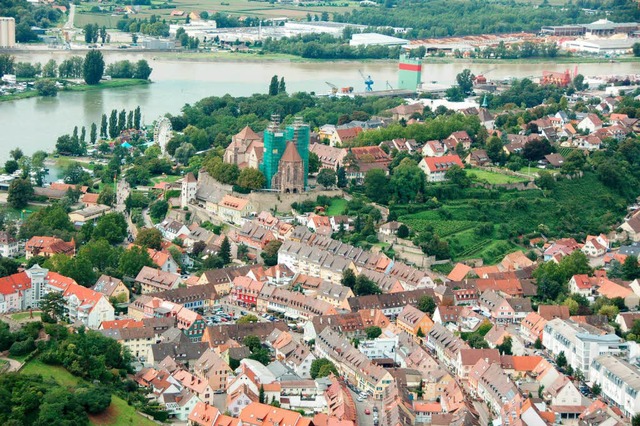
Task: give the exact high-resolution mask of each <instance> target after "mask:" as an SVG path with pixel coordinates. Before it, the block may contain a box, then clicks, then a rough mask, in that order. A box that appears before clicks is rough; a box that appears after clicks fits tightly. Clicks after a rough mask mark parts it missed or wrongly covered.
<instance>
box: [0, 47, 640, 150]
mask: <svg viewBox="0 0 640 426" xmlns="http://www.w3.org/2000/svg"><path fill="white" fill-rule="evenodd" d="M72 54H74V52H68V51H67V52H65V51H44V52H43V51H40V52H34V53H28V54H26V53H19V54H16V55H15V56H16V61H18V62H20V61H31V62H41V63H42V64H44V63H46V62H47V61H48V60H49V59H51V58H53V59H55V60H56V61H57V62H58V63H60V62H61V61H62V60H64V59H65V57H67V56H69V55H72ZM76 54H80V55H82V54H83V53H76ZM104 55H105V61H106V62H107V63H110V62H113V61H116V60H123V59H128V60H132V61H137V60H138V59H146V60H147V61H149V64H150V65H151V67H152V68H153V73H152V75H151V79H152V80H153V84H150V85H147V86H137V87H130V88H120V89H109V90H101V91H100V90H97V91H92V92H61V93H59V94H58V96H57V97H56V98H31V99H23V100H18V101H11V102H2V103H0V162H2V163H4V161H5V160H6V159H7V157H8V154H9V150H10V149H12V148H14V147H21V148H22V150H23V151H24V152H25V154H31V153H33V152H34V151H36V150H39V149H42V150H52V149H53V148H54V146H55V141H56V139H57V137H58V136H60V135H62V134H64V133H71V131H72V130H73V127H74V126H75V125H78V126H83V125H84V126H86V127H87V132H88V128H89V126H90V125H91V123H92V122H96V124H98V125H99V123H100V117H101V116H102V114H104V113H106V114H108V113H109V112H110V111H111V110H112V109H118V110H122V109H126V110H132V109H134V108H135V107H136V106H138V105H140V107H141V110H142V114H143V122H145V123H146V124H151V123H152V122H153V121H154V120H155V119H156V118H157V117H159V116H161V115H164V114H165V113H167V112H170V113H172V114H176V113H178V112H179V111H180V109H181V108H182V106H184V104H186V103H194V102H196V101H197V100H199V99H202V98H204V97H207V96H213V95H224V94H226V93H229V94H231V95H234V96H246V95H251V94H253V93H265V92H266V91H267V88H268V85H269V81H270V79H271V77H272V76H273V75H274V74H277V75H278V76H280V77H284V78H285V81H286V83H287V90H288V91H289V92H295V91H308V92H311V91H314V92H316V93H327V92H328V90H329V87H328V85H327V84H326V82H330V83H332V84H335V85H336V86H338V87H343V86H353V87H354V88H355V90H356V91H361V90H363V89H364V84H363V83H362V78H361V77H360V73H359V70H362V72H363V73H364V74H366V75H371V77H372V79H373V80H374V81H375V84H374V90H383V89H385V88H386V82H387V81H388V82H389V83H390V85H391V86H394V85H395V83H396V81H397V75H396V70H397V64H395V63H393V62H365V63H357V62H335V63H333V62H309V63H291V62H230V61H229V62H213V61H193V60H181V59H169V58H167V57H165V56H160V57H157V54H154V53H146V52H145V53H132V52H121V51H114V52H104ZM574 66H575V65H564V64H540V63H527V64H514V63H504V64H465V63H459V62H458V63H452V64H425V65H424V66H423V77H422V80H423V81H426V82H431V81H437V82H438V83H445V84H451V83H454V81H455V76H456V74H457V73H459V72H460V71H461V70H462V69H464V68H471V70H472V71H473V72H474V73H476V74H479V73H482V72H484V71H487V70H489V69H492V70H491V72H490V73H489V75H488V77H489V78H490V79H502V78H505V77H518V78H522V77H535V76H540V75H541V74H542V71H543V70H551V71H563V70H564V69H566V68H567V67H571V68H573V67H574ZM636 67H637V63H600V64H595V63H590V64H578V70H579V72H580V73H582V74H584V75H586V76H591V75H598V74H630V73H633V72H636V71H637V70H636Z"/></svg>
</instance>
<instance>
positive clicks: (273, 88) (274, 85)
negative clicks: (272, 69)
mask: <svg viewBox="0 0 640 426" xmlns="http://www.w3.org/2000/svg"><path fill="white" fill-rule="evenodd" d="M278 87H279V83H278V76H277V75H274V76H273V77H271V83H269V96H276V95H277V94H278Z"/></svg>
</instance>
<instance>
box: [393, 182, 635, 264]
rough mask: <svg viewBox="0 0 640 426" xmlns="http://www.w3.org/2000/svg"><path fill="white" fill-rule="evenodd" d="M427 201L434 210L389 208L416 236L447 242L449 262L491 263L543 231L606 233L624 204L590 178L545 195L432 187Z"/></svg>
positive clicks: (564, 184) (556, 233) (580, 235)
mask: <svg viewBox="0 0 640 426" xmlns="http://www.w3.org/2000/svg"><path fill="white" fill-rule="evenodd" d="M431 191H433V193H430V194H427V197H432V196H433V197H435V198H437V199H438V200H440V203H441V205H440V207H438V208H437V209H433V208H431V209H426V207H425V209H424V210H423V211H419V209H420V207H419V206H416V205H409V206H398V205H396V206H394V207H392V209H393V210H394V211H395V212H396V214H397V215H398V217H399V221H400V222H403V223H405V224H406V225H407V226H409V227H410V228H411V229H412V230H414V231H415V232H417V233H419V234H420V233H423V232H434V233H435V234H437V235H438V236H439V237H440V238H443V239H445V240H446V241H447V242H448V243H449V248H450V253H451V256H452V258H453V259H454V260H456V261H458V260H464V259H470V258H482V259H484V260H485V262H487V263H495V262H496V261H498V260H500V258H501V257H502V256H504V255H505V254H506V253H509V252H512V251H514V250H518V249H520V250H522V249H523V247H521V246H519V245H517V244H515V242H517V241H519V240H518V238H519V237H521V236H522V237H523V239H524V240H525V241H526V239H527V238H528V237H530V236H532V235H538V233H539V232H541V231H542V232H544V234H545V235H547V236H548V237H554V236H574V237H576V238H578V239H581V238H584V234H585V233H599V232H608V231H609V230H610V228H611V226H613V225H614V224H616V223H619V220H620V218H621V217H622V216H623V215H624V212H625V205H626V201H625V200H624V199H623V198H622V197H620V196H618V195H616V194H615V193H612V191H610V190H609V189H608V188H606V187H604V185H603V184H602V183H601V182H600V181H599V180H598V179H597V177H596V176H595V175H593V174H587V175H585V176H584V177H583V178H582V179H576V180H560V181H558V184H557V185H556V187H555V188H554V189H553V190H552V192H551V193H548V194H547V193H543V192H542V191H536V190H530V191H520V192H519V191H504V190H486V189H479V188H471V189H467V190H465V192H464V193H460V192H454V193H453V197H457V198H455V199H452V198H451V197H452V196H451V195H450V196H449V197H447V194H451V193H450V192H448V191H447V187H446V186H445V185H441V186H433V187H432V188H431Z"/></svg>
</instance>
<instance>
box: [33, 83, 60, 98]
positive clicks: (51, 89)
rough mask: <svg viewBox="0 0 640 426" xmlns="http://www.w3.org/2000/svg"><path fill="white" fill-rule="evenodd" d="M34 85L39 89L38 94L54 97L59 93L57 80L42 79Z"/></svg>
mask: <svg viewBox="0 0 640 426" xmlns="http://www.w3.org/2000/svg"><path fill="white" fill-rule="evenodd" d="M33 87H34V88H35V89H36V90H37V91H38V95H40V96H44V97H48V98H54V97H56V95H57V94H58V86H56V82H55V80H50V79H44V78H43V79H40V80H38V81H36V82H35V84H34V85H33Z"/></svg>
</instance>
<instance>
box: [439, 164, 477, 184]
mask: <svg viewBox="0 0 640 426" xmlns="http://www.w3.org/2000/svg"><path fill="white" fill-rule="evenodd" d="M444 177H445V178H446V179H447V180H448V181H449V182H451V183H452V184H454V185H457V186H459V187H460V188H467V187H469V186H471V178H469V176H467V171H466V170H465V169H463V168H462V167H460V166H457V165H455V166H452V167H450V168H449V170H447V171H446V172H445V174H444Z"/></svg>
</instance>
